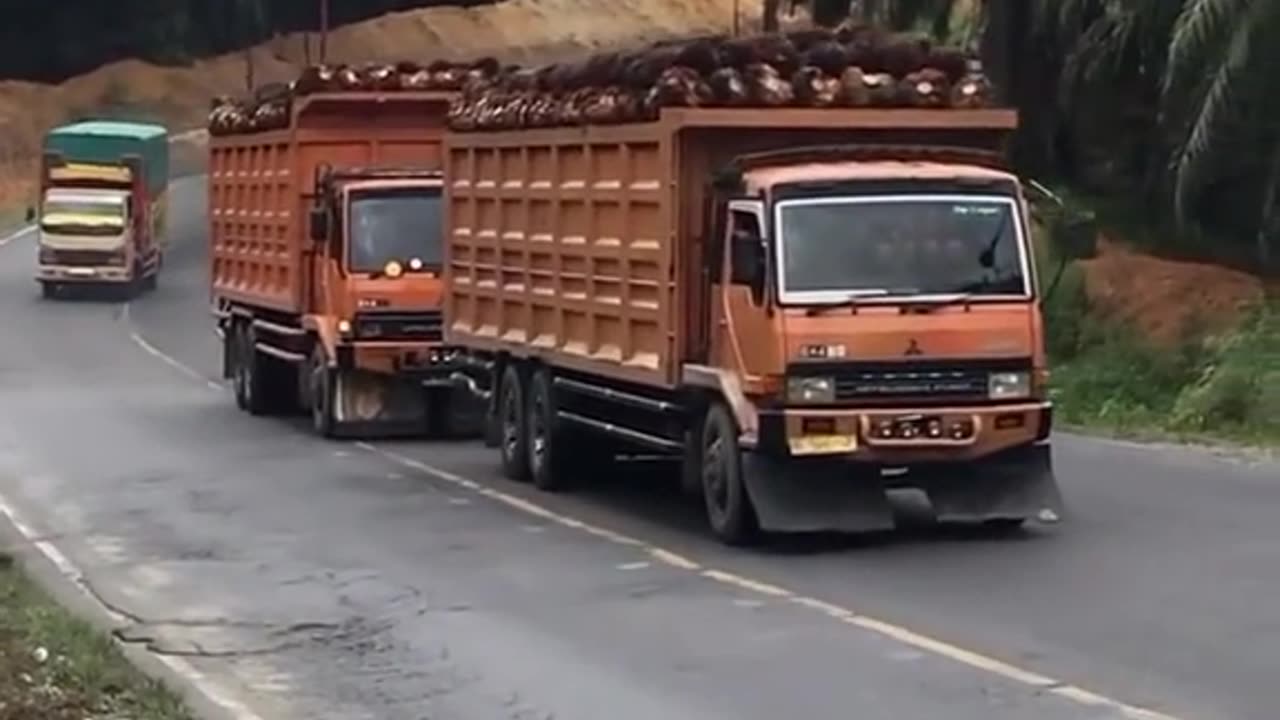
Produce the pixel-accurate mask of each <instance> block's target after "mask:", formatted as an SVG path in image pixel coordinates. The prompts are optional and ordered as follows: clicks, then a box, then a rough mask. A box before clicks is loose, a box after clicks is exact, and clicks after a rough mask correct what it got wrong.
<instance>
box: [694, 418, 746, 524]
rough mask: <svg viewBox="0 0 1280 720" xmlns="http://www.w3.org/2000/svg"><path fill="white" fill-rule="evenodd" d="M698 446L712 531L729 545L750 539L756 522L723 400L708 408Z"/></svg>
mask: <svg viewBox="0 0 1280 720" xmlns="http://www.w3.org/2000/svg"><path fill="white" fill-rule="evenodd" d="M699 448H700V450H701V453H700V454H701V464H702V496H703V500H704V502H705V504H706V508H707V521H708V523H709V524H710V525H711V531H712V532H713V533H715V535H716V537H718V538H719V539H720V540H721V541H723V542H725V543H726V544H729V545H745V544H747V543H749V542H751V541H752V540H754V539H755V538H756V536H757V534H758V531H759V524H758V522H757V520H756V513H755V509H754V508H753V507H752V506H751V498H750V497H748V495H747V486H746V482H745V481H744V478H743V467H742V448H741V447H740V446H739V445H738V425H737V423H736V422H735V421H734V419H733V416H732V415H730V414H729V410H728V409H727V408H726V407H725V406H724V405H723V404H721V403H714V404H713V405H712V406H711V407H710V408H709V409H708V411H707V416H706V420H705V422H704V423H703V426H702V432H701V437H700V438H699Z"/></svg>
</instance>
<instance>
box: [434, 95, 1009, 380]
mask: <svg viewBox="0 0 1280 720" xmlns="http://www.w3.org/2000/svg"><path fill="white" fill-rule="evenodd" d="M1015 127H1016V113H1015V112H1014V111H1011V110H912V109H884V110H872V109H809V108H795V109H791V108H787V109H720V108H716V109H667V110H664V111H663V114H662V116H661V119H660V120H659V121H657V122H653V123H643V124H630V125H617V126H588V127H579V128H551V129H539V130H519V131H509V132H476V133H455V132H451V133H448V134H447V135H446V140H445V147H446V157H445V163H446V171H445V175H446V195H447V198H448V208H447V212H446V223H447V226H448V232H447V234H446V238H447V245H446V280H447V281H448V285H449V292H448V295H447V302H446V317H447V318H448V326H447V328H446V332H447V340H448V341H449V342H450V343H454V344H459V345H462V346H466V347H470V348H472V349H477V350H482V351H491V352H509V353H511V354H513V355H516V356H520V357H539V358H540V359H542V360H543V361H545V362H548V363H550V364H553V365H555V366H558V367H561V368H566V369H572V370H578V371H581V372H586V373H593V374H601V375H604V376H607V377H613V378H616V379H618V380H624V381H630V382H636V383H640V384H644V385H649V386H658V387H668V388H669V387H675V386H676V385H677V384H678V383H679V378H680V367H681V364H682V362H683V361H684V359H685V358H686V357H687V353H688V352H689V338H688V328H689V326H690V322H691V321H690V318H692V317H694V316H695V315H696V313H697V312H698V311H699V309H698V308H694V307H692V306H691V302H693V301H692V299H691V297H690V295H691V293H690V292H689V290H690V288H692V287H694V283H695V282H696V281H697V278H698V277H699V275H698V273H699V272H700V266H699V263H698V258H700V257H701V253H702V243H703V240H704V239H703V238H702V237H700V235H701V234H702V232H703V230H702V228H703V226H704V222H703V213H704V212H705V210H706V208H705V206H704V197H705V193H706V189H707V184H708V182H709V181H710V179H711V177H712V174H713V173H714V172H715V171H716V170H718V169H720V168H721V167H722V166H723V165H724V164H725V163H727V162H728V161H730V160H732V159H733V158H735V157H738V156H741V155H743V154H747V153H753V152H761V151H769V150H777V149H785V148H789V147H795V146H803V145H833V144H859V143H904V144H924V143H930V144H939V145H957V146H968V147H979V148H988V149H998V148H1000V147H1001V145H1002V144H1003V142H1004V141H1005V140H1006V139H1007V137H1008V136H1009V134H1010V133H1011V132H1012V130H1013V129H1014V128H1015Z"/></svg>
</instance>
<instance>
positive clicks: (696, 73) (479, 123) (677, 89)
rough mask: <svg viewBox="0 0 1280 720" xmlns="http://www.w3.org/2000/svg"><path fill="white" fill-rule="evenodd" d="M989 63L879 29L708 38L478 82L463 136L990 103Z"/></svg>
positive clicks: (462, 105) (461, 112) (459, 109)
mask: <svg viewBox="0 0 1280 720" xmlns="http://www.w3.org/2000/svg"><path fill="white" fill-rule="evenodd" d="M991 97H992V91H991V87H990V84H989V83H988V81H987V79H986V78H985V77H984V76H983V74H982V66H981V63H980V62H979V61H978V60H977V59H976V58H975V57H973V56H971V55H969V54H968V53H966V52H964V51H962V50H959V49H956V48H948V47H937V46H935V45H933V43H932V42H931V41H930V40H928V39H927V38H923V37H919V36H914V35H911V36H907V35H891V34H888V33H885V32H883V31H880V30H877V29H875V28H870V27H846V28H841V29H838V30H834V31H828V30H809V31H803V32H796V33H788V34H776V33H772V34H766V35H758V36H752V37H740V38H731V37H723V36H716V37H702V38H695V39H687V40H680V41H668V42H661V43H656V44H654V45H650V46H648V47H645V48H643V49H640V50H636V51H630V52H605V53H597V54H595V55H592V56H590V57H588V58H585V59H583V60H580V61H577V62H572V63H558V64H553V65H547V66H543V67H539V68H530V69H515V70H511V69H504V70H503V71H501V72H499V73H496V74H494V75H490V76H484V77H477V78H476V79H475V80H474V81H472V82H469V83H468V84H467V85H466V86H465V87H464V88H463V92H462V95H461V96H460V97H459V98H458V99H457V100H455V101H454V103H453V107H452V109H451V112H450V115H449V126H450V128H452V129H453V130H456V131H463V132H465V131H483V130H509V129H519V128H536V127H556V126H565V125H590V124H617V123H627V122H638V121H653V120H656V119H658V116H659V114H660V111H661V109H662V108H664V107H757V108H759V107H810V108H826V107H917V108H980V107H986V106H987V105H988V104H989V103H990V102H991Z"/></svg>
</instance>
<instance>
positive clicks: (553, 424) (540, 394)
mask: <svg viewBox="0 0 1280 720" xmlns="http://www.w3.org/2000/svg"><path fill="white" fill-rule="evenodd" d="M526 410H527V412H526V420H525V427H526V428H528V437H529V439H528V442H527V443H526V449H527V450H528V453H529V476H530V478H531V479H532V480H533V484H534V486H535V487H537V488H538V489H539V490H545V491H547V492H556V491H560V490H565V489H567V488H569V487H570V486H571V485H573V484H574V482H575V481H577V479H578V478H577V477H575V472H576V471H577V470H580V469H584V468H582V467H581V465H579V464H577V463H571V462H570V460H571V458H572V457H573V456H574V455H576V454H577V453H579V452H581V450H582V449H584V448H579V447H575V445H576V443H574V442H573V439H574V434H573V433H570V432H567V431H566V428H564V427H563V426H562V424H561V423H560V421H559V418H557V417H556V398H555V390H554V389H553V388H552V385H551V371H549V370H547V369H545V368H544V369H540V370H538V371H537V372H536V373H534V375H533V380H532V382H530V383H529V399H528V402H527V403H526Z"/></svg>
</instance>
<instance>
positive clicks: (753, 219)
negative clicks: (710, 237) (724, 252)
mask: <svg viewBox="0 0 1280 720" xmlns="http://www.w3.org/2000/svg"><path fill="white" fill-rule="evenodd" d="M728 225H729V270H730V272H729V277H730V282H731V283H732V284H734V285H746V286H747V287H749V288H750V289H751V301H752V303H754V304H755V305H763V304H764V291H765V274H766V270H765V268H766V261H765V252H764V241H763V238H764V232H763V228H762V227H761V225H760V216H759V214H757V213H756V212H755V211H754V210H752V209H744V208H733V207H731V208H730V210H729V223H728Z"/></svg>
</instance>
